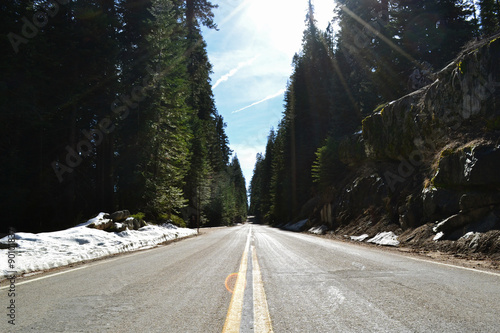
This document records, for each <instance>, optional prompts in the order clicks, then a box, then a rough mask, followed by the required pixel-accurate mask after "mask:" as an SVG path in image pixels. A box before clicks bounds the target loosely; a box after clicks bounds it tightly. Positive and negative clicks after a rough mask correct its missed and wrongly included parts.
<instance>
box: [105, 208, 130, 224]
mask: <svg viewBox="0 0 500 333" xmlns="http://www.w3.org/2000/svg"><path fill="white" fill-rule="evenodd" d="M110 217H111V219H112V220H113V221H114V222H122V221H125V220H126V219H127V218H128V217H130V212H129V211H128V210H119V211H116V212H114V213H113V214H111V216H110Z"/></svg>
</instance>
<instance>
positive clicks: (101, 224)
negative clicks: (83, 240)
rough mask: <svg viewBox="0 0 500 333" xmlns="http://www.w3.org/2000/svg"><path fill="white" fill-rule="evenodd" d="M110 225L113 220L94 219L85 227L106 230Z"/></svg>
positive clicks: (111, 225)
mask: <svg viewBox="0 0 500 333" xmlns="http://www.w3.org/2000/svg"><path fill="white" fill-rule="evenodd" d="M112 227H113V220H111V219H100V220H99V221H95V222H92V223H90V224H88V225H87V228H93V229H98V230H106V231H107V230H109V229H110V228H112Z"/></svg>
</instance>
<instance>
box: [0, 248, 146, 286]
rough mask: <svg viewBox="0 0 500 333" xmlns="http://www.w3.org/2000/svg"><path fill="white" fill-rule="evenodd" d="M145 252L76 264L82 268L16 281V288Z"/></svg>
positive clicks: (62, 267)
mask: <svg viewBox="0 0 500 333" xmlns="http://www.w3.org/2000/svg"><path fill="white" fill-rule="evenodd" d="M153 249H154V248H153ZM146 250H150V249H146ZM143 252H145V251H144V250H143V251H137V252H129V253H126V252H125V253H121V254H128V255H125V256H119V257H118V258H114V259H108V260H106V259H105V258H102V259H101V260H99V259H97V260H98V261H96V262H93V263H89V264H85V263H84V264H81V262H75V263H74V264H81V265H82V266H81V267H76V268H72V269H68V270H64V271H62V272H57V273H52V274H47V275H44V276H40V277H37V278H34V279H29V280H26V281H21V282H17V281H16V286H20V285H23V284H26V283H31V282H35V281H40V280H44V279H48V278H51V277H54V276H57V275H62V274H66V273H71V272H74V271H78V270H80V269H85V268H89V267H93V266H97V265H101V264H104V263H109V262H113V261H115V260H119V259H122V258H125V257H132V256H135V255H138V254H140V253H143ZM65 267H68V266H61V267H60V268H61V269H64V268H65ZM42 274H43V272H42ZM20 277H22V276H19V277H17V276H16V280H17V279H18V278H20ZM8 280H9V279H8V278H6V279H5V281H8ZM7 288H10V285H6V286H4V287H0V290H4V289H7Z"/></svg>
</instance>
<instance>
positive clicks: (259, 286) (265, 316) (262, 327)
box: [252, 245, 273, 333]
mask: <svg viewBox="0 0 500 333" xmlns="http://www.w3.org/2000/svg"><path fill="white" fill-rule="evenodd" d="M252 267H253V271H252V275H253V318H254V332H258V333H261V332H262V333H264V332H265V333H272V332H273V326H272V324H271V315H270V314H269V308H268V306H267V299H266V293H265V291H264V283H263V282H262V275H261V273H260V266H259V262H258V261H257V252H256V251H255V246H253V245H252Z"/></svg>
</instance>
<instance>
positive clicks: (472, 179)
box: [433, 145, 500, 190]
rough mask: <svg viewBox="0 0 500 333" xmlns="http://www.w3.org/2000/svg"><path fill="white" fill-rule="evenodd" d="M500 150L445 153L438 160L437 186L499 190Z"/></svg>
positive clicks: (467, 148)
mask: <svg viewBox="0 0 500 333" xmlns="http://www.w3.org/2000/svg"><path fill="white" fill-rule="evenodd" d="M498 170H500V146H496V145H470V146H465V147H463V148H460V149H457V150H456V151H453V150H445V151H443V153H442V154H441V158H440V159H439V165H438V169H437V172H436V175H435V176H434V179H433V182H434V185H436V186H438V187H444V188H470V189H477V188H481V189H484V190H497V189H500V172H498Z"/></svg>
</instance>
